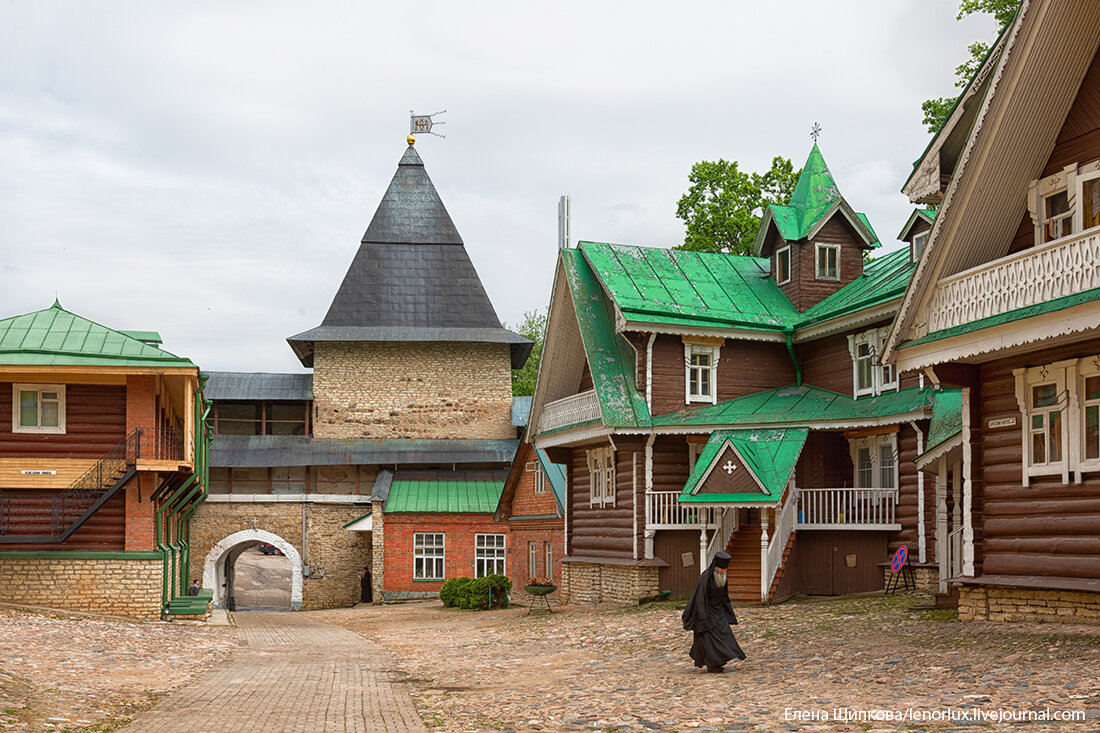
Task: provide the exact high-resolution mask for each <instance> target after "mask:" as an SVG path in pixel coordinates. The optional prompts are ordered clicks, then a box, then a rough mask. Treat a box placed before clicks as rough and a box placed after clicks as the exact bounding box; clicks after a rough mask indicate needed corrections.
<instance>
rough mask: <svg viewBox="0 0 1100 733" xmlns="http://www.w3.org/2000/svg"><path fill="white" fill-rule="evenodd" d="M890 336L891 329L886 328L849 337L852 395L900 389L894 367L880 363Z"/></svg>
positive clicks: (873, 393)
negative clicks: (883, 348) (884, 346)
mask: <svg viewBox="0 0 1100 733" xmlns="http://www.w3.org/2000/svg"><path fill="white" fill-rule="evenodd" d="M889 335H890V329H889V327H888V326H884V327H883V328H876V329H872V330H870V331H864V332H863V333H859V334H855V335H852V336H849V337H848V348H849V350H850V351H851V354H852V394H853V395H854V396H855V397H857V398H859V397H863V396H864V395H868V396H870V395H878V394H882V393H883V392H890V391H895V390H897V389H898V375H897V372H896V371H894V366H893V365H892V364H882V363H880V362H879V355H880V354H882V347H883V345H884V344H885V343H886V338H887V337H888V336H889Z"/></svg>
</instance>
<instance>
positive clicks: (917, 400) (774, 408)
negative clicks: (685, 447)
mask: <svg viewBox="0 0 1100 733" xmlns="http://www.w3.org/2000/svg"><path fill="white" fill-rule="evenodd" d="M931 406H932V389H931V388H930V387H928V388H925V389H923V390H922V389H918V388H916V387H912V388H909V389H903V390H901V391H899V392H886V393H884V394H881V395H879V396H877V397H863V398H860V399H858V400H856V399H852V398H851V397H849V396H847V395H842V394H839V393H837V392H830V391H828V390H825V389H821V388H819V387H813V386H810V385H808V384H804V385H802V386H800V387H797V386H791V387H782V388H780V389H770V390H767V391H764V392H756V393H754V394H750V395H746V396H744V397H738V398H736V399H732V400H726V401H725V402H719V403H718V404H716V405H706V406H703V407H696V408H694V409H691V410H684V411H682V412H674V413H671V414H668V415H658V416H656V417H654V418H653V426H654V427H674V426H710V425H716V426H737V425H792V426H804V425H811V424H817V425H834V426H835V425H848V424H852V423H855V422H861V421H866V420H873V419H878V418H886V417H893V416H896V415H907V414H910V413H913V412H922V411H925V410H928V409H930V408H931Z"/></svg>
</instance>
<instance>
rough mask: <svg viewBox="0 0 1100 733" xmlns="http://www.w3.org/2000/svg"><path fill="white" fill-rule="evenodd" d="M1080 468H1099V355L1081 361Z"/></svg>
mask: <svg viewBox="0 0 1100 733" xmlns="http://www.w3.org/2000/svg"><path fill="white" fill-rule="evenodd" d="M1079 372H1080V374H1079V377H1078V379H1079V380H1080V381H1079V383H1078V394H1079V395H1080V400H1081V420H1082V424H1081V426H1080V427H1081V469H1082V470H1093V471H1098V470H1100V357H1093V358H1092V359H1089V360H1086V361H1083V362H1081V367H1080V369H1079Z"/></svg>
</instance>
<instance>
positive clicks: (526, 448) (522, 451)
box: [495, 442, 565, 522]
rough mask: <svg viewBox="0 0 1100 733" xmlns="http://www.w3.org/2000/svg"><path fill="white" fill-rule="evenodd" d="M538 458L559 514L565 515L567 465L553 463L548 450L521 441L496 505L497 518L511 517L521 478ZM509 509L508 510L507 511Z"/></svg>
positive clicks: (501, 519)
mask: <svg viewBox="0 0 1100 733" xmlns="http://www.w3.org/2000/svg"><path fill="white" fill-rule="evenodd" d="M531 460H536V461H538V462H539V464H540V465H541V466H542V472H543V475H545V476H546V480H547V481H548V482H549V483H550V489H551V491H552V492H553V494H554V503H555V504H557V507H558V516H559V517H564V516H565V466H562V465H560V464H557V463H553V462H552V461H551V460H550V456H548V455H546V451H542V450H536V449H535V447H534V446H533V445H532V444H531V443H526V442H525V443H520V446H519V448H518V449H517V450H516V455H515V456H514V457H513V458H512V465H511V466H509V468H508V478H507V479H505V481H504V489H503V490H502V491H501V494H500V501H499V502H498V503H497V507H496V514H495V518H496V520H497V521H498V522H499V521H503V520H504V519H506V518H511V517H510V514H511V509H512V505H513V502H514V501H515V497H516V490H517V489H518V487H519V482H520V479H521V478H522V477H523V474H524V473H526V472H527V464H528V463H529V462H530V461H531ZM506 509H507V511H506Z"/></svg>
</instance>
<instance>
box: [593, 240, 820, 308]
mask: <svg viewBox="0 0 1100 733" xmlns="http://www.w3.org/2000/svg"><path fill="white" fill-rule="evenodd" d="M577 246H578V248H579V249H580V251H581V252H583V253H584V257H585V259H586V260H587V261H588V263H589V264H590V265H591V268H592V270H594V271H595V272H596V273H597V274H598V275H599V277H600V282H601V283H602V284H603V286H604V287H605V288H606V289H607V292H608V294H609V295H610V296H611V297H612V298H613V299H614V301H615V304H616V305H617V306H618V307H619V310H620V311H621V312H622V314H623V317H624V318H625V319H626V320H627V321H636V322H641V323H645V322H660V323H670V322H671V323H677V324H680V325H698V326H709V327H715V326H717V327H724V328H748V329H764V330H781V329H782V328H783V326H784V325H785V324H786V323H788V322H789V321H790V320H791V319H793V318H796V317H797V316H798V311H797V309H795V307H794V306H793V305H791V303H790V301H789V300H787V297H786V296H785V295H784V294H783V291H782V290H780V289H779V286H778V285H776V284H775V281H774V280H772V279H771V278H770V277H769V276H768V271H769V264H768V260H766V259H760V258H757V257H744V256H735V255H727V254H720V253H710V252H689V251H685V250H673V249H656V248H648V247H633V246H628V245H620V244H602V243H598V242H580V243H579V244H578V245H577Z"/></svg>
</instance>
